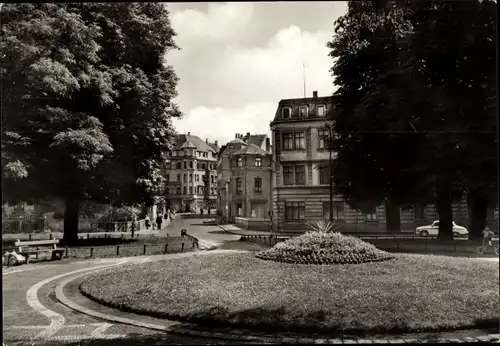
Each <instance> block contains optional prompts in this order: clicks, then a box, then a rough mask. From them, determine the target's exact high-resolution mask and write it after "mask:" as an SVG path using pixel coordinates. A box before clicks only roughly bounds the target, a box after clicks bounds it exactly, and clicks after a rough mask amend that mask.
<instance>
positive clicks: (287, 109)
mask: <svg viewBox="0 0 500 346" xmlns="http://www.w3.org/2000/svg"><path fill="white" fill-rule="evenodd" d="M282 116H283V119H290V118H291V117H292V109H291V108H290V107H284V108H283V109H282Z"/></svg>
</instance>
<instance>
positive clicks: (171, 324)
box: [54, 251, 500, 344]
mask: <svg viewBox="0 0 500 346" xmlns="http://www.w3.org/2000/svg"><path fill="white" fill-rule="evenodd" d="M242 252H244V251H242ZM192 254H194V253H191V254H187V253H186V255H185V256H188V255H192ZM204 254H205V255H208V253H207V252H205V253H204ZM176 257H184V256H176ZM125 263H126V262H125ZM125 263H123V264H125ZM117 265H119V264H117ZM117 265H116V266H117ZM104 269H107V268H103V269H97V270H93V271H90V272H84V273H82V274H79V275H77V276H71V277H70V278H67V279H65V280H63V281H62V282H60V283H59V284H58V285H57V286H56V288H55V291H54V292H55V297H56V299H57V300H58V301H59V302H60V303H61V304H63V305H65V306H67V307H68V308H70V309H72V310H75V311H77V312H80V313H83V314H85V315H89V316H92V317H96V318H100V319H103V320H107V321H112V322H115V323H121V324H128V325H133V326H136V327H142V328H146V329H151V330H157V331H162V332H168V333H172V334H178V335H184V336H191V337H202V338H212V339H223V340H234V341H236V340H238V341H251V342H260V343H287V344H288V343H292V344H304V343H307V344H312V343H314V344H344V343H349V344H352V343H358V342H361V343H413V342H422V341H424V342H440V343H454V342H498V341H499V340H500V334H488V335H481V336H477V337H471V336H465V337H455V338H453V337H448V338H440V337H422V338H418V337H413V335H412V337H411V338H409V337H405V336H404V335H394V336H392V335H383V336H375V337H369V336H366V337H360V338H356V337H340V338H339V337H337V338H326V337H322V338H321V337H318V336H316V335H314V336H313V335H306V334H284V333H273V334H268V333H264V332H262V333H259V332H255V331H251V330H246V329H227V328H226V329H222V328H221V329H215V328H212V329H204V328H203V327H201V326H200V325H198V324H193V323H185V322H178V321H172V320H168V319H161V321H162V324H161V325H160V324H153V323H147V322H142V321H138V320H133V319H130V318H126V317H120V316H114V315H110V314H106V313H101V312H98V311H95V310H92V309H89V308H86V307H83V306H81V305H79V304H77V303H75V302H73V301H72V300H70V299H68V298H67V297H66V295H65V294H64V287H65V286H66V285H68V284H69V283H70V282H72V281H74V280H77V279H79V278H81V277H83V276H86V275H90V274H93V273H95V272H98V271H100V270H104ZM79 294H81V293H79ZM87 299H88V298H87ZM104 306H105V305H104ZM108 308H109V307H108ZM130 315H134V314H132V313H130Z"/></svg>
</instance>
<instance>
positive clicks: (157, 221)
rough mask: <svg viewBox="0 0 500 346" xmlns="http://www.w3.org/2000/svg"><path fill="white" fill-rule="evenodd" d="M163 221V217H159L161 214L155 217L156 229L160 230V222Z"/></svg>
mask: <svg viewBox="0 0 500 346" xmlns="http://www.w3.org/2000/svg"><path fill="white" fill-rule="evenodd" d="M162 223H163V219H162V217H161V214H158V216H157V217H156V226H157V227H158V230H161V224H162Z"/></svg>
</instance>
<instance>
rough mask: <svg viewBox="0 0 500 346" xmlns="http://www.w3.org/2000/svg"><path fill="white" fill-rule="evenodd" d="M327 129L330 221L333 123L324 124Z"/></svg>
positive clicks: (331, 208) (330, 212)
mask: <svg viewBox="0 0 500 346" xmlns="http://www.w3.org/2000/svg"><path fill="white" fill-rule="evenodd" d="M325 127H326V128H327V129H328V152H329V157H328V176H329V178H330V179H329V189H330V203H329V214H330V215H329V216H330V222H333V124H332V123H330V124H326V125H325Z"/></svg>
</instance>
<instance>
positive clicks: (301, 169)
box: [295, 166, 306, 185]
mask: <svg viewBox="0 0 500 346" xmlns="http://www.w3.org/2000/svg"><path fill="white" fill-rule="evenodd" d="M305 184H306V166H295V185H305Z"/></svg>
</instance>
